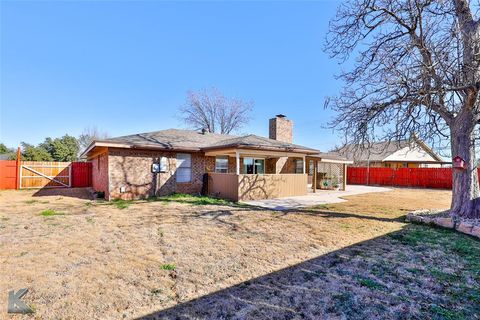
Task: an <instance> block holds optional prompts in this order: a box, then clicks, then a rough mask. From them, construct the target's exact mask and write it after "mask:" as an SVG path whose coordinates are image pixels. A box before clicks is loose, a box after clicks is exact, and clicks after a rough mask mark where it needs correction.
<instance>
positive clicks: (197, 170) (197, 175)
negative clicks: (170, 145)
mask: <svg viewBox="0 0 480 320" xmlns="http://www.w3.org/2000/svg"><path fill="white" fill-rule="evenodd" d="M191 155H192V180H191V182H182V183H180V182H177V183H176V190H175V192H178V193H189V194H197V193H200V192H201V191H202V186H203V174H204V173H205V166H206V164H207V161H206V159H205V156H204V155H203V154H202V153H192V154H191ZM175 157H176V154H175ZM208 165H209V166H210V165H211V163H210V162H208Z"/></svg>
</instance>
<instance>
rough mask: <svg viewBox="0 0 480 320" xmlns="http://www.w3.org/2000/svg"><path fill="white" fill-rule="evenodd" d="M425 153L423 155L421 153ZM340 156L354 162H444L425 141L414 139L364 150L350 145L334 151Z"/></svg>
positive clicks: (382, 144) (367, 147)
mask: <svg viewBox="0 0 480 320" xmlns="http://www.w3.org/2000/svg"><path fill="white" fill-rule="evenodd" d="M419 150H420V151H422V150H423V151H424V153H423V155H421V154H420V153H419V152H413V151H419ZM334 153H337V154H338V155H339V156H343V157H345V158H347V159H348V160H354V161H407V160H408V161H409V162H412V161H418V162H444V160H443V159H442V157H440V156H439V155H438V154H436V153H435V152H434V151H433V150H432V149H431V148H430V147H428V146H427V145H426V144H425V143H424V142H423V141H421V140H419V139H417V138H413V139H411V140H400V141H382V142H377V143H372V144H370V145H368V146H364V147H363V148H362V147H361V146H359V145H354V144H349V145H346V146H344V147H342V148H339V149H337V150H335V151H334Z"/></svg>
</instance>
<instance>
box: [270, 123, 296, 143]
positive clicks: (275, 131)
mask: <svg viewBox="0 0 480 320" xmlns="http://www.w3.org/2000/svg"><path fill="white" fill-rule="evenodd" d="M268 132H269V135H268V136H269V138H270V139H274V140H278V141H282V142H288V143H292V142H293V122H292V121H291V120H288V119H287V118H285V117H275V118H273V119H270V120H269V121H268Z"/></svg>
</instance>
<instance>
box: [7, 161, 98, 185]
mask: <svg viewBox="0 0 480 320" xmlns="http://www.w3.org/2000/svg"><path fill="white" fill-rule="evenodd" d="M91 184H92V164H91V163H90V162H43V161H15V160H0V189H30V188H70V187H90V186H91Z"/></svg>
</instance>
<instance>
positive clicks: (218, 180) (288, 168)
mask: <svg viewBox="0 0 480 320" xmlns="http://www.w3.org/2000/svg"><path fill="white" fill-rule="evenodd" d="M309 154H312V152H309V153H306V152H298V151H277V150H265V149H246V148H231V149H222V150H212V151H207V152H205V156H206V157H210V158H214V159H215V166H214V169H213V170H209V172H208V181H207V186H208V187H207V189H208V194H209V195H211V196H215V197H220V198H226V199H230V200H233V201H243V200H258V199H273V198H282V197H290V196H302V195H306V194H307V193H308V186H307V184H308V174H307V171H306V170H307V168H306V157H307V155H309Z"/></svg>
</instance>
